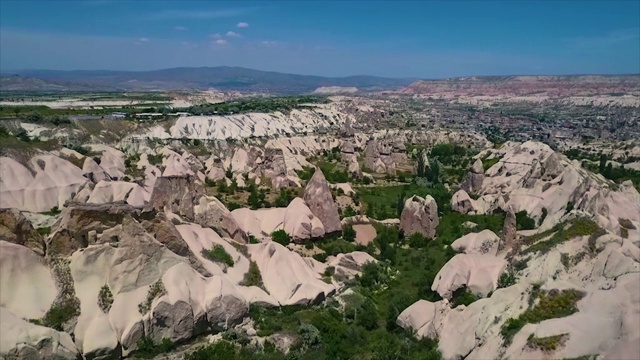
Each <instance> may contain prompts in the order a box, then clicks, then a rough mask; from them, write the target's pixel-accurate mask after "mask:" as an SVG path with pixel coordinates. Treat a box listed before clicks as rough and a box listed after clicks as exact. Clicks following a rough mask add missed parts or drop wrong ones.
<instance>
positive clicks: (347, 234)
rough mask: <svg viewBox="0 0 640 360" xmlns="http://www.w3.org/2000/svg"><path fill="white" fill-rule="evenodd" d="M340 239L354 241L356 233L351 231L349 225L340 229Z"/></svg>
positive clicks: (351, 227)
mask: <svg viewBox="0 0 640 360" xmlns="http://www.w3.org/2000/svg"><path fill="white" fill-rule="evenodd" d="M342 238H344V239H345V240H347V241H355V240H356V231H355V230H354V229H353V226H351V225H345V226H344V227H343V228H342Z"/></svg>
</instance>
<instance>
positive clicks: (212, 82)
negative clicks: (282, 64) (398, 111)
mask: <svg viewBox="0 0 640 360" xmlns="http://www.w3.org/2000/svg"><path fill="white" fill-rule="evenodd" d="M15 75H19V76H18V77H16V76H12V77H8V78H9V79H10V80H4V79H5V78H3V81H2V83H1V84H2V86H1V87H0V89H1V90H2V91H16V90H19V91H45V90H60V91H68V90H74V88H75V87H78V86H81V87H83V88H85V89H87V90H89V89H90V90H96V91H97V90H117V89H119V90H129V91H131V90H137V91H142V90H147V91H153V90H205V89H209V88H216V89H219V90H239V91H251V92H275V93H306V92H312V91H314V90H315V89H317V88H319V87H324V86H340V87H356V88H358V89H361V90H365V91H367V90H369V91H372V90H383V89H396V88H400V87H403V86H406V85H408V84H410V83H411V81H412V80H409V79H393V78H383V77H376V76H366V75H361V76H349V77H322V76H312V75H296V74H285V73H278V72H269V71H260V70H253V69H246V68H241V67H227V66H220V67H199V68H189V67H181V68H172V69H162V70H153V71H109V70H96V71H94V70H78V71H58V70H23V71H18V72H17V73H16V74H15ZM5 83H6V85H5ZM15 84H20V85H19V86H17V85H15Z"/></svg>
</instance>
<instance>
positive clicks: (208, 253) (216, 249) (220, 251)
mask: <svg viewBox="0 0 640 360" xmlns="http://www.w3.org/2000/svg"><path fill="white" fill-rule="evenodd" d="M201 253H202V256H204V257H205V259H208V260H211V261H213V262H217V263H222V264H225V265H227V266H233V264H234V261H233V258H232V257H231V255H229V253H228V252H227V250H225V249H224V247H223V246H222V245H219V244H215V245H213V247H212V248H211V249H203V250H202V252H201Z"/></svg>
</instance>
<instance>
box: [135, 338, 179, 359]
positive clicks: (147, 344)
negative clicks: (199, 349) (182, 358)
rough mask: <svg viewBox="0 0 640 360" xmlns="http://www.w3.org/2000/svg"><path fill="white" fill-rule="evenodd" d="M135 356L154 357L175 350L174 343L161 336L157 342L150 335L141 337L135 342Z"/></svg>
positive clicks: (142, 357)
mask: <svg viewBox="0 0 640 360" xmlns="http://www.w3.org/2000/svg"><path fill="white" fill-rule="evenodd" d="M136 345H137V347H136V351H135V357H136V358H141V359H153V358H154V357H156V356H158V355H160V354H165V353H168V352H170V351H173V350H175V348H176V343H174V342H173V341H171V340H170V339H167V338H162V340H161V341H160V342H159V343H156V342H155V341H153V339H152V338H150V337H147V336H145V337H143V338H142V339H140V340H139V341H138V343H137V344H136Z"/></svg>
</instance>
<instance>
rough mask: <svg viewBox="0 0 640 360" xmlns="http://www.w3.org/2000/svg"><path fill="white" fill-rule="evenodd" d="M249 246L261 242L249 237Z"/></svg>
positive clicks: (251, 236)
mask: <svg viewBox="0 0 640 360" xmlns="http://www.w3.org/2000/svg"><path fill="white" fill-rule="evenodd" d="M249 244H260V240H258V239H257V238H256V237H255V236H253V235H249Z"/></svg>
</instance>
